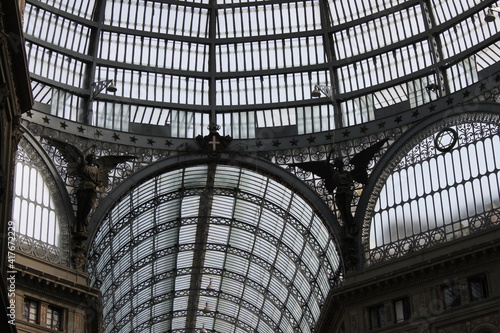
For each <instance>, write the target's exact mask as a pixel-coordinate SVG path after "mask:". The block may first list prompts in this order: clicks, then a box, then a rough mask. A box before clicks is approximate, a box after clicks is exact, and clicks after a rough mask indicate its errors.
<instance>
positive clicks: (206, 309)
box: [203, 302, 212, 313]
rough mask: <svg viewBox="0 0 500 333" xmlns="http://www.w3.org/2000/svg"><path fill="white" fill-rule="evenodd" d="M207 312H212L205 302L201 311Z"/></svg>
mask: <svg viewBox="0 0 500 333" xmlns="http://www.w3.org/2000/svg"><path fill="white" fill-rule="evenodd" d="M209 312H212V310H211V309H210V307H209V306H208V302H207V303H206V305H205V307H204V308H203V313H209Z"/></svg>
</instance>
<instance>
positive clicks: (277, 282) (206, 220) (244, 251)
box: [89, 164, 339, 333]
mask: <svg viewBox="0 0 500 333" xmlns="http://www.w3.org/2000/svg"><path fill="white" fill-rule="evenodd" d="M89 248H90V253H89V258H90V259H89V273H90V276H91V278H92V285H93V286H94V287H97V288H99V289H100V290H101V292H102V301H103V308H104V310H103V311H104V326H105V328H106V331H107V332H142V331H148V332H186V331H191V330H193V329H198V330H200V329H202V328H203V327H205V328H206V329H208V330H209V331H210V332H225V333H228V332H269V333H276V332H296V331H299V332H303V333H305V332H312V331H313V329H314V325H315V324H316V321H317V319H318V317H319V315H320V310H321V307H322V305H323V304H324V302H325V300H326V297H327V295H328V292H329V290H330V289H331V288H332V287H333V285H334V284H335V283H337V282H338V274H339V256H338V254H337V250H336V245H335V243H334V241H333V239H332V236H331V233H330V231H329V229H328V228H327V227H326V226H325V222H324V221H323V220H322V219H321V218H320V217H319V216H318V215H317V213H316V212H315V210H314V209H313V208H311V206H310V205H309V204H308V203H307V201H305V200H304V199H303V198H301V196H300V195H299V194H297V193H294V192H293V191H291V190H290V189H288V188H287V187H285V186H283V185H282V184H280V183H278V182H276V181H274V180H271V179H269V178H267V177H264V176H262V175H260V174H257V173H255V172H254V171H251V170H248V169H243V168H239V167H232V166H224V165H215V164H209V165H200V166H193V167H186V168H183V169H178V170H175V171H170V172H166V173H163V174H161V175H159V176H156V177H154V178H152V179H150V180H148V181H146V182H144V183H142V184H140V185H138V186H137V187H136V188H134V189H133V190H131V191H130V192H129V193H128V194H127V195H126V196H125V197H123V198H122V199H121V200H120V201H119V202H117V203H116V204H115V205H114V207H113V208H112V209H111V211H110V212H109V214H108V216H107V218H106V219H105V220H104V221H103V223H102V224H101V225H100V227H99V229H98V230H97V232H96V234H95V237H94V238H93V240H92V243H91V246H90V247H89Z"/></svg>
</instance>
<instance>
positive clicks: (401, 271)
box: [318, 229, 500, 333]
mask: <svg viewBox="0 0 500 333" xmlns="http://www.w3.org/2000/svg"><path fill="white" fill-rule="evenodd" d="M499 237H500V230H499V229H495V230H490V231H489V232H484V233H482V234H477V235H474V236H471V237H469V238H466V239H461V240H459V241H455V242H449V243H447V244H445V245H444V246H440V247H436V248H433V249H429V250H427V251H425V252H423V253H415V254H413V255H409V256H407V257H406V258H402V259H400V260H395V261H393V262H388V263H384V264H379V265H374V266H373V267H369V268H367V269H365V270H360V271H356V272H353V273H349V274H347V276H346V277H345V281H344V284H343V285H342V286H341V287H340V288H338V289H337V290H334V292H333V293H332V295H331V296H330V299H329V305H328V307H327V309H326V311H325V312H324V313H323V321H322V322H321V324H320V327H319V330H318V332H325V333H327V332H332V333H333V332H339V333H340V332H343V333H354V332H408V333H410V332H411V333H414V332H415V333H417V332H436V333H452V332H453V333H458V332H462V333H475V332H485V333H486V332H491V333H493V332H500V285H499V284H498V281H500V253H499V250H500V243H499V242H498V239H499ZM478 291H482V292H483V294H482V295H481V294H479V293H478ZM405 302H407V303H406V304H405V305H404V306H403V305H402V304H403V303H405ZM403 307H405V308H406V309H405V310H402V308H403ZM397 309H398V311H397Z"/></svg>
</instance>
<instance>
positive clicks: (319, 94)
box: [311, 86, 321, 97]
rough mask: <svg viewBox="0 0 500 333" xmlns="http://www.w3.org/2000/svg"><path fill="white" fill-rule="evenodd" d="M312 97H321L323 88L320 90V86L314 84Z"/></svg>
mask: <svg viewBox="0 0 500 333" xmlns="http://www.w3.org/2000/svg"><path fill="white" fill-rule="evenodd" d="M311 96H312V97H321V90H319V88H318V86H314V90H313V91H312V92H311Z"/></svg>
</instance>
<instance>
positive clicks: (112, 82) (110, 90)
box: [106, 81, 118, 93]
mask: <svg viewBox="0 0 500 333" xmlns="http://www.w3.org/2000/svg"><path fill="white" fill-rule="evenodd" d="M106 90H107V91H109V92H111V93H115V92H116V91H117V90H118V89H116V86H115V83H114V81H111V83H110V84H109V85H108V87H107V88H106Z"/></svg>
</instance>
